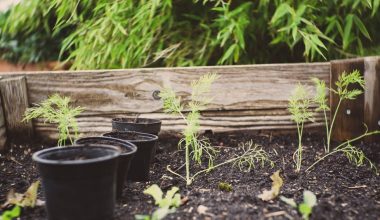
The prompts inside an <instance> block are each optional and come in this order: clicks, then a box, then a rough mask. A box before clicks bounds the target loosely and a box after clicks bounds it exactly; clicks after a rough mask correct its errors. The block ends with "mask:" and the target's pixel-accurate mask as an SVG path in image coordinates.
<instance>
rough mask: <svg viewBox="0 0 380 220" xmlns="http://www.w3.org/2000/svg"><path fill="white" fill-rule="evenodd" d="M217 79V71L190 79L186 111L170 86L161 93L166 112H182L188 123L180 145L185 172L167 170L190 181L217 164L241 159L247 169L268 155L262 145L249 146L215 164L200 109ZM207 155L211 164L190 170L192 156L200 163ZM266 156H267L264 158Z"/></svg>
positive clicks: (207, 100)
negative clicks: (203, 135) (202, 130)
mask: <svg viewBox="0 0 380 220" xmlns="http://www.w3.org/2000/svg"><path fill="white" fill-rule="evenodd" d="M216 79H218V76H217V75H216V74H206V75H204V76H202V77H200V79H199V80H195V81H193V82H192V83H191V88H192V94H191V100H190V101H189V103H188V104H187V106H186V109H189V110H188V113H187V115H185V114H184V111H185V106H183V105H182V104H181V99H180V97H177V96H176V94H175V92H174V91H173V90H172V89H171V88H164V89H163V90H162V91H161V93H160V97H161V99H162V100H163V103H164V106H163V108H164V111H165V112H166V113H170V114H175V115H178V116H180V117H181V118H182V119H183V120H184V122H185V123H186V128H185V129H184V131H183V132H182V134H183V136H184V137H183V138H182V139H181V140H180V142H179V143H178V145H179V147H180V148H184V149H185V164H184V165H185V167H186V176H182V175H181V174H179V173H177V172H175V171H173V170H172V169H171V168H170V165H168V166H167V170H168V171H169V172H170V173H172V174H174V175H176V176H178V177H180V178H181V179H183V180H185V181H186V184H187V185H190V184H191V183H192V182H193V181H194V179H195V178H196V177H197V176H198V175H200V174H202V173H205V172H209V171H211V170H213V169H215V168H217V167H220V166H223V165H225V164H228V163H238V165H239V167H240V168H242V167H243V166H245V165H247V167H248V171H249V170H250V169H251V168H253V167H254V163H255V162H257V161H261V160H265V161H270V160H269V159H268V157H267V156H268V155H267V154H264V153H265V151H264V153H263V150H262V149H259V148H258V146H256V145H255V146H252V143H251V146H246V147H245V148H244V150H243V152H242V154H241V155H236V156H235V157H234V158H232V159H229V160H226V161H224V162H222V163H220V164H217V165H214V159H215V156H216V153H217V152H218V151H217V150H216V149H215V148H214V147H212V146H211V144H210V143H209V141H208V140H207V139H200V138H199V130H200V111H201V110H202V109H204V108H205V107H206V106H207V104H208V103H210V102H211V100H212V99H211V98H210V97H208V96H206V95H207V93H208V92H210V87H211V84H212V83H213V82H214V81H215V80H216ZM204 155H206V157H207V158H208V167H207V168H206V169H204V170H201V171H198V172H197V173H195V174H194V175H191V173H190V156H192V159H193V161H194V162H196V163H198V164H201V161H202V158H203V156H204ZM264 158H265V159H264Z"/></svg>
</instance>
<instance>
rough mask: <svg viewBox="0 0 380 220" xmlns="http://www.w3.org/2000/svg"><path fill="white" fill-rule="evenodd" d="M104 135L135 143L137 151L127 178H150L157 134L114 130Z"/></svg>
mask: <svg viewBox="0 0 380 220" xmlns="http://www.w3.org/2000/svg"><path fill="white" fill-rule="evenodd" d="M103 136H106V137H113V138H118V139H122V140H126V141H128V142H131V143H133V144H135V145H136V147H137V152H136V154H135V156H134V157H133V159H132V161H131V166H130V168H129V172H128V175H127V180H132V181H148V180H149V170H150V164H151V163H152V162H153V158H154V155H155V154H156V143H157V140H158V137H157V136H156V135H153V134H146V133H140V132H134V131H123V132H119V131H114V132H109V133H105V134H103Z"/></svg>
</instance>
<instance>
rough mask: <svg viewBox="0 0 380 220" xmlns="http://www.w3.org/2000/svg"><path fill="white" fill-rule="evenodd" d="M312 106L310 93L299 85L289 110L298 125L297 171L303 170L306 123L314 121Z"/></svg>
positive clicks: (290, 101) (291, 99)
mask: <svg viewBox="0 0 380 220" xmlns="http://www.w3.org/2000/svg"><path fill="white" fill-rule="evenodd" d="M311 104H312V99H311V98H310V95H309V93H308V91H307V90H306V89H305V87H304V86H303V85H301V84H298V85H297V87H296V88H295V89H294V91H293V93H292V95H291V97H290V99H289V106H288V110H289V112H290V113H291V115H292V120H293V121H294V122H295V123H296V125H297V133H298V148H297V150H296V151H295V152H294V154H293V160H294V161H295V163H296V171H297V172H299V171H300V170H301V164H302V150H303V147H302V134H303V128H304V124H305V122H307V121H308V120H310V121H312V120H313V118H312V117H313V112H312V111H310V106H311Z"/></svg>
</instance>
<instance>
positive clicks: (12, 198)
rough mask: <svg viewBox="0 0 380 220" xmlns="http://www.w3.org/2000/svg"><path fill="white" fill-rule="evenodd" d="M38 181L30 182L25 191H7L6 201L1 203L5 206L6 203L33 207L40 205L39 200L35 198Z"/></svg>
mask: <svg viewBox="0 0 380 220" xmlns="http://www.w3.org/2000/svg"><path fill="white" fill-rule="evenodd" d="M39 184H40V181H36V182H34V183H32V184H31V185H30V186H29V188H28V190H26V192H25V193H23V194H22V193H16V192H14V190H11V191H9V193H8V195H7V201H6V202H5V204H4V205H3V207H6V206H8V205H18V206H21V207H32V208H33V207H34V206H36V205H41V204H42V203H41V201H39V200H37V191H38V186H39Z"/></svg>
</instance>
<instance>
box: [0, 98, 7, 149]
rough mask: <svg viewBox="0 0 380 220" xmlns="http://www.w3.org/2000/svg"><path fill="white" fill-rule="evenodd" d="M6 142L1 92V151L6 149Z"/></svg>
mask: <svg viewBox="0 0 380 220" xmlns="http://www.w3.org/2000/svg"><path fill="white" fill-rule="evenodd" d="M0 93H1V91H0ZM6 143H7V133H6V125H5V120H4V112H3V103H2V101H1V94H0V152H1V151H3V150H5V147H6V145H5V144H6Z"/></svg>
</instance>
